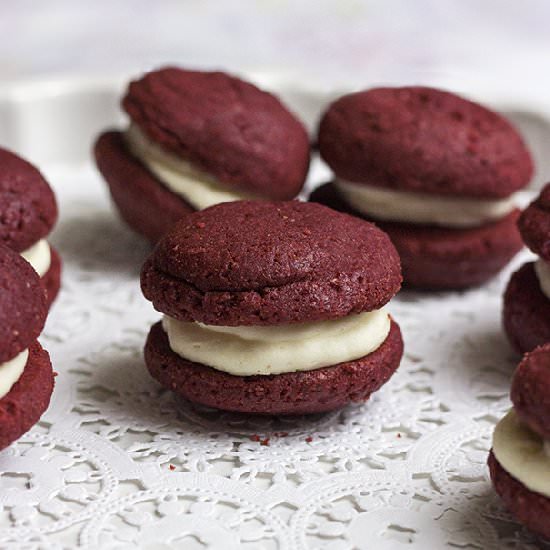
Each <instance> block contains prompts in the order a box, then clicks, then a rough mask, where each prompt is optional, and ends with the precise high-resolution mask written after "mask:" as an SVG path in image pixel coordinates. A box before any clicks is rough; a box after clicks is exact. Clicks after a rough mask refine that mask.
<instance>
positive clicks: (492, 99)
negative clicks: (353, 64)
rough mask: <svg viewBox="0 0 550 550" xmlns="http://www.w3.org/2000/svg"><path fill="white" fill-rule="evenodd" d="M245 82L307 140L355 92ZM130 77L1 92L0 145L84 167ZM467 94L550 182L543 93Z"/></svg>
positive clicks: (549, 134)
mask: <svg viewBox="0 0 550 550" xmlns="http://www.w3.org/2000/svg"><path fill="white" fill-rule="evenodd" d="M243 77H245V78H248V79H249V80H251V81H253V82H255V83H256V84H257V85H259V86H261V87H264V88H266V89H268V90H271V91H274V92H275V93H277V94H278V95H279V96H280V97H281V98H282V99H283V101H284V102H285V103H286V104H287V105H288V106H289V107H290V108H291V109H292V110H293V111H294V112H296V113H297V114H298V115H299V116H300V117H301V119H302V120H303V121H304V123H305V124H306V126H307V127H308V129H309V130H310V132H311V133H312V134H313V133H314V131H315V128H316V126H317V122H318V120H319V117H320V114H321V113H322V112H323V110H324V109H325V107H326V106H327V104H328V103H330V102H331V101H332V100H334V99H335V98H337V97H339V96H340V95H342V94H344V93H349V92H351V91H355V90H356V89H357V85H356V84H353V85H351V84H347V85H346V84H341V85H334V84H328V83H326V82H324V83H323V82H315V83H314V82H311V81H308V82H297V81H296V80H295V79H293V78H291V77H290V76H289V75H285V74H283V73H270V72H249V73H245V74H244V75H243ZM129 78H130V76H128V75H123V76H119V77H108V78H98V77H95V78H90V77H89V78H85V77H81V78H77V77H66V78H57V79H54V80H38V81H27V82H21V83H14V84H11V85H9V86H6V87H4V88H2V87H0V144H2V145H4V146H7V147H10V148H12V149H14V150H16V151H20V152H21V153H22V154H24V155H26V156H28V157H29V158H32V159H34V161H35V162H37V163H39V164H43V163H48V164H51V163H61V164H67V163H71V164H82V163H87V162H89V160H90V144H91V143H92V142H93V139H94V136H96V135H97V134H98V132H99V131H101V129H103V128H106V127H109V126H113V125H118V124H121V123H122V122H123V120H124V116H123V115H122V113H121V112H120V108H119V102H120V97H121V94H122V92H123V90H124V87H125V85H126V82H128V80H129ZM460 91H461V93H464V94H465V95H467V96H469V97H471V98H472V99H476V100H479V101H482V102H484V103H486V104H487V105H490V106H491V107H492V108H494V109H496V110H498V111H500V112H502V113H504V114H505V115H506V116H508V117H509V118H510V119H511V120H513V122H514V123H515V124H516V125H517V126H518V128H519V129H520V130H521V132H522V133H523V135H524V137H525V139H526V141H527V143H528V144H529V147H530V149H531V150H532V152H533V155H534V158H535V164H536V177H535V179H534V181H533V184H532V185H533V186H534V187H540V185H541V184H542V183H543V182H546V181H550V155H549V154H548V150H549V149H550V98H548V97H547V94H542V93H541V94H536V95H534V94H532V93H531V94H528V93H526V94H525V95H524V96H519V95H518V96H513V95H510V93H505V91H504V90H500V89H498V88H490V89H489V88H487V86H485V87H483V88H480V87H476V85H475V83H468V81H467V80H465V79H463V80H461V81H460Z"/></svg>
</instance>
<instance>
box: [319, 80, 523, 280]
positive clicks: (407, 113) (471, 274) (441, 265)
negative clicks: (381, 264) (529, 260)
mask: <svg viewBox="0 0 550 550" xmlns="http://www.w3.org/2000/svg"><path fill="white" fill-rule="evenodd" d="M318 141H319V151H320V153H321V156H322V157H323V159H324V160H325V161H326V162H327V163H328V164H329V166H330V167H331V168H332V170H333V171H334V173H335V177H336V180H335V182H334V183H330V184H328V185H327V186H325V187H323V188H321V189H319V190H317V191H315V192H314V193H313V194H312V196H311V200H313V201H316V202H320V203H322V204H326V205H328V206H331V207H333V208H337V209H339V210H342V211H348V212H352V213H355V215H358V216H361V217H365V218H366V219H369V220H371V221H375V222H376V224H377V225H378V226H379V227H381V228H382V229H383V230H384V231H386V232H387V233H388V234H389V236H390V238H391V239H392V241H393V243H394V245H395V247H396V248H397V250H398V252H399V254H400V256H401V261H402V268H403V276H404V279H405V283H407V284H409V285H411V286H416V287H419V288H429V289H454V288H466V287H470V286H474V285H479V284H481V283H483V282H485V281H486V280H487V279H489V278H490V277H492V276H493V275H495V274H496V273H497V272H498V271H500V270H501V269H502V268H503V267H504V266H505V265H506V264H507V263H508V262H509V261H510V259H511V258H512V257H513V256H514V255H515V254H516V253H517V252H518V251H519V250H520V249H521V247H522V242H521V239H520V237H519V234H518V232H517V228H516V226H515V222H516V219H517V216H518V212H517V211H515V210H514V209H513V207H512V206H511V205H510V204H509V202H508V199H509V196H510V195H511V194H512V193H513V192H515V191H517V190H519V189H521V188H522V187H524V186H525V185H527V183H528V182H529V179H530V177H531V174H532V170H533V167H532V161H531V157H530V155H529V152H528V151H527V149H526V147H525V145H524V143H523V141H522V139H521V137H520V136H519V134H518V133H517V132H516V130H515V129H514V128H513V127H512V126H511V125H510V124H509V123H508V122H507V121H506V120H505V119H504V118H503V117H501V116H500V115H498V114H496V113H494V112H492V111H490V110H488V109H486V108H484V107H482V106H481V105H478V104H476V103H473V102H471V101H467V100H465V99H463V98H461V97H459V96H456V95H454V94H451V93H448V92H443V91H441V90H436V89H432V88H423V87H406V88H378V89H373V90H368V91H365V92H359V93H356V94H350V95H347V96H344V97H342V98H340V99H339V100H337V101H336V102H334V103H333V104H332V105H330V106H329V108H328V110H327V111H326V113H325V114H324V116H323V118H322V120H321V123H320V126H319V135H318ZM342 186H343V187H342ZM346 186H347V187H348V188H350V189H353V190H354V193H355V194H349V192H348V194H346V192H345V188H346ZM350 186H351V187H350ZM365 193H370V195H367V194H365ZM373 193H375V194H376V195H377V199H376V201H379V200H382V199H380V194H382V195H383V200H384V201H385V202H386V204H385V205H384V204H383V203H381V202H376V201H374V202H373V199H372V194H373ZM360 194H362V195H361V196H362V197H363V198H362V199H361V198H359V195H360ZM413 199H415V200H416V201H417V203H416V204H415V205H414V207H413V205H412V204H411V202H412V201H413ZM358 200H362V201H366V202H365V204H361V205H359V204H357V203H355V201H358ZM399 200H402V203H403V204H402V205H401V206H402V208H401V211H398V210H397V209H396V208H395V207H396V206H398V205H399V203H398V201H399ZM430 201H432V202H431V203H430ZM465 201H466V202H468V206H467V208H469V209H470V210H469V211H468V213H467V214H468V215H465V214H463V212H465V210H464V209H466V202H465ZM442 204H445V208H446V210H444V211H441V208H442ZM419 205H420V206H419ZM430 205H431V207H430V208H431V211H430V208H428V207H429V206H430ZM481 207H483V208H481ZM415 209H419V211H416V210H415ZM361 212H362V213H361ZM367 212H368V213H367ZM400 216H401V217H400ZM452 216H455V217H456V218H457V219H451V217H452ZM461 217H463V218H464V219H460V218H461Z"/></svg>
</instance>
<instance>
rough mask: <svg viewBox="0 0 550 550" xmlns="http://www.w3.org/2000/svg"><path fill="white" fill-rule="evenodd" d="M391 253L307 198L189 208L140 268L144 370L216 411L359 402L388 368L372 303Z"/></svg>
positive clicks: (382, 294)
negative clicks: (152, 316)
mask: <svg viewBox="0 0 550 550" xmlns="http://www.w3.org/2000/svg"><path fill="white" fill-rule="evenodd" d="M400 284H401V272H400V266H399V258H398V255H397V252H396V251H395V248H394V247H393V245H392V244H391V242H390V240H389V238H388V237H387V236H386V235H385V234H384V233H383V232H382V231H380V230H379V229H377V228H376V227H375V226H374V225H372V224H370V223H368V222H365V221H363V220H360V219H357V218H353V217H351V216H348V215H346V214H341V213H338V212H335V211H332V210H330V209H329V208H326V207H323V206H321V205H316V204H312V203H301V202H297V201H293V202H252V201H243V202H231V203H225V204H220V205H217V206H213V207H211V208H208V209H206V210H204V211H202V212H196V213H194V214H192V215H190V216H187V217H186V218H185V219H183V220H182V221H180V222H179V223H178V224H176V225H175V226H174V227H173V228H172V230H171V231H169V232H168V233H167V234H166V235H165V236H164V237H163V238H162V239H161V240H160V241H159V242H158V244H157V246H156V248H155V250H154V251H153V253H152V255H151V257H150V258H149V259H148V260H147V261H146V263H145V265H144V267H143V270H142V275H141V285H142V290H143V293H144V295H145V297H146V298H147V299H149V300H151V301H152V302H153V305H154V306H155V308H156V309H157V310H159V311H161V312H163V313H164V314H165V316H164V319H163V321H162V322H159V323H157V324H156V325H154V326H153V327H152V329H151V332H150V334H149V337H148V340H147V343H146V347H145V360H146V364H147V367H148V369H149V371H150V373H151V375H152V376H153V377H154V378H156V379H157V380H158V381H159V382H160V383H161V384H162V385H163V386H165V387H167V388H169V389H170V390H172V391H174V392H176V393H178V394H180V395H182V396H183V397H185V398H187V399H189V400H190V401H194V402H197V403H201V404H203V405H207V406H211V407H215V408H218V409H223V410H229V411H238V412H244V413H256V414H306V413H316V412H322V411H328V410H331V409H336V408H338V407H342V406H344V405H346V404H347V403H349V402H352V401H363V400H365V399H368V397H369V396H370V394H371V393H372V392H374V391H376V390H377V389H378V388H379V387H380V386H381V385H382V384H384V383H385V382H386V381H387V380H388V379H389V378H390V376H391V375H392V374H393V372H394V371H395V370H396V369H397V367H398V365H399V362H400V360H401V356H402V353H403V342H402V339H401V333H400V330H399V327H398V325H397V324H396V323H395V322H394V321H393V320H392V319H391V317H390V316H389V315H388V313H387V311H386V310H385V309H384V306H385V304H386V303H387V302H388V301H389V300H390V299H391V298H392V297H393V296H394V295H395V293H396V292H397V291H398V290H399V287H400Z"/></svg>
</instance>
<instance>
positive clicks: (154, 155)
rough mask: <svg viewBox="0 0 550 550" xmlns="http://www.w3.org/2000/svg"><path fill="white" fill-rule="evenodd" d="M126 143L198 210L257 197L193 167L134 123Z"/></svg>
mask: <svg viewBox="0 0 550 550" xmlns="http://www.w3.org/2000/svg"><path fill="white" fill-rule="evenodd" d="M125 139H126V143H127V144H128V147H129V149H130V151H131V152H132V154H133V155H135V156H136V157H137V158H138V159H139V160H140V161H141V162H142V163H143V164H145V166H147V168H148V169H149V170H150V171H151V172H152V173H153V174H154V175H155V176H156V177H157V178H158V179H159V180H160V181H161V182H162V183H163V184H164V185H165V186H166V187H168V189H170V191H172V192H173V193H176V194H177V195H179V196H180V197H182V198H184V199H185V200H186V201H187V202H188V203H189V204H190V205H191V206H193V207H194V208H196V209H197V210H202V209H204V208H208V207H209V206H212V205H214V204H218V203H220V202H230V201H238V200H245V199H254V198H256V197H254V196H253V195H252V194H247V193H242V192H239V191H232V190H229V189H227V188H226V187H224V185H223V184H221V183H220V182H219V181H218V180H217V179H216V178H214V177H212V176H210V175H209V174H207V173H206V172H203V171H202V170H199V169H197V168H195V167H194V166H192V165H191V164H190V163H189V162H186V161H185V160H182V159H181V158H179V157H177V156H176V155H174V154H172V153H167V152H166V151H164V150H163V149H162V148H161V147H160V146H159V145H157V144H156V143H154V142H153V141H151V140H150V139H149V138H148V137H147V136H145V134H144V133H143V132H142V131H141V130H140V129H139V128H138V127H137V126H136V125H135V124H131V125H130V127H129V128H128V130H127V131H126V134H125Z"/></svg>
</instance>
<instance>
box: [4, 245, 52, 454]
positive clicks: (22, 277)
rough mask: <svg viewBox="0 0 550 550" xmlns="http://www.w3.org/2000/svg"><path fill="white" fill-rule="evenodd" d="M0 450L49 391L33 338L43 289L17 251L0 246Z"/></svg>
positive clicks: (35, 415) (37, 411)
mask: <svg viewBox="0 0 550 550" xmlns="http://www.w3.org/2000/svg"><path fill="white" fill-rule="evenodd" d="M0 288H1V289H2V292H0V449H3V448H4V447H7V446H8V445H9V444H10V443H12V442H13V441H15V440H16V439H18V438H19V437H21V436H22V435H23V434H24V433H25V432H27V431H28V430H29V429H30V428H31V427H32V426H33V425H34V424H36V422H38V420H39V419H40V416H41V415H42V413H43V412H44V411H45V410H46V409H47V407H48V404H49V402H50V396H51V394H52V391H53V372H52V366H51V363H50V358H49V356H48V353H47V352H46V351H45V350H43V349H42V347H41V346H40V344H39V343H38V341H37V337H38V336H39V334H40V332H41V331H42V327H43V326H44V321H45V319H46V314H47V306H46V300H45V296H44V289H43V288H42V285H41V283H40V279H39V277H38V275H37V274H36V272H35V271H34V269H33V268H32V267H31V266H30V264H29V263H28V262H26V261H25V260H24V259H23V258H22V257H21V256H20V255H19V254H17V253H15V252H14V251H13V250H11V249H9V248H8V247H6V246H4V245H0Z"/></svg>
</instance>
